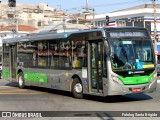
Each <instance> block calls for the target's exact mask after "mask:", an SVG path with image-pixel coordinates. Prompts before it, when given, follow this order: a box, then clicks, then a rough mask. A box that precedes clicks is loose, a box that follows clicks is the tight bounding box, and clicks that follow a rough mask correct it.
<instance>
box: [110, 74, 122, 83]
mask: <svg viewBox="0 0 160 120" xmlns="http://www.w3.org/2000/svg"><path fill="white" fill-rule="evenodd" d="M111 78H112V80H113V82H115V83H118V84H121V85H123V82H122V81H121V80H120V79H119V78H118V77H117V76H114V75H111Z"/></svg>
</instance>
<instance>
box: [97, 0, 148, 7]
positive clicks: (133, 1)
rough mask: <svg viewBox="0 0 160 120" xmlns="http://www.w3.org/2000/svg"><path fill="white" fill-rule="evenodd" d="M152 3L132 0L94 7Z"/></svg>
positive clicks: (143, 0)
mask: <svg viewBox="0 0 160 120" xmlns="http://www.w3.org/2000/svg"><path fill="white" fill-rule="evenodd" d="M140 1H142V2H150V0H130V1H127V2H119V3H112V4H101V5H95V6H94V7H103V6H116V5H124V4H130V3H135V2H140Z"/></svg>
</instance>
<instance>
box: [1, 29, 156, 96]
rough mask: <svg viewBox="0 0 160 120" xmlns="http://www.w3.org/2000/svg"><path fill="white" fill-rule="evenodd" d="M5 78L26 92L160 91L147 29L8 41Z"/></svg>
mask: <svg viewBox="0 0 160 120" xmlns="http://www.w3.org/2000/svg"><path fill="white" fill-rule="evenodd" d="M2 75H3V79H6V80H9V81H11V82H16V83H17V84H18V86H19V87H20V88H24V87H25V86H38V87H45V88H50V89H57V90H62V91H69V92H71V93H72V94H73V96H74V97H75V98H83V96H84V94H90V95H95V96H104V97H105V96H113V95H126V94H135V93H150V92H153V91H155V90H156V86H157V71H156V62H155V53H154V48H153V44H152V40H151V37H150V35H149V33H148V31H147V29H145V28H141V27H106V28H95V29H88V30H75V31H70V32H60V33H57V32H53V31H52V32H51V31H50V32H46V33H37V34H31V35H27V36H23V37H18V38H10V39H5V40H3V70H2Z"/></svg>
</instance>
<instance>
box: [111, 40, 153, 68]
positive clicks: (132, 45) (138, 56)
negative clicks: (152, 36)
mask: <svg viewBox="0 0 160 120" xmlns="http://www.w3.org/2000/svg"><path fill="white" fill-rule="evenodd" d="M110 44H111V46H110V47H111V61H112V69H113V70H141V69H145V68H154V58H153V52H152V46H151V41H150V40H142V39H140V40H137V39H135V40H134V39H127V40H126V39H117V40H112V41H110Z"/></svg>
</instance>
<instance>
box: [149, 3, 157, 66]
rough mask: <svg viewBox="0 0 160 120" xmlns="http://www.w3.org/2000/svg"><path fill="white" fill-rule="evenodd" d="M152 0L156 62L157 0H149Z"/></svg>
mask: <svg viewBox="0 0 160 120" xmlns="http://www.w3.org/2000/svg"><path fill="white" fill-rule="evenodd" d="M151 1H152V4H153V9H154V11H153V13H154V52H155V60H156V63H157V52H158V51H157V40H158V34H157V25H156V24H157V22H156V20H157V14H156V1H157V0H151Z"/></svg>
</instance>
